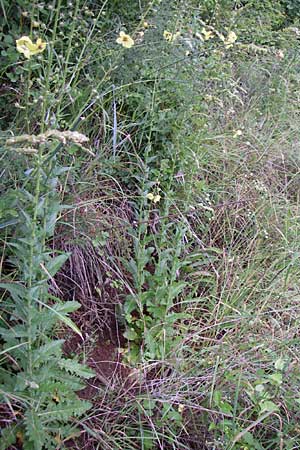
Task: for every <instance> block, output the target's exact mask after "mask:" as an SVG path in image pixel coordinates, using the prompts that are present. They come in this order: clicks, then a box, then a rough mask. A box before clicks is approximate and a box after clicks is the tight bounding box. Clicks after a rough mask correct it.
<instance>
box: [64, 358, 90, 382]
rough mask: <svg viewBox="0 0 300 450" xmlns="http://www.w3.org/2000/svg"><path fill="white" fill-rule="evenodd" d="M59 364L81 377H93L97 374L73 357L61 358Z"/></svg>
mask: <svg viewBox="0 0 300 450" xmlns="http://www.w3.org/2000/svg"><path fill="white" fill-rule="evenodd" d="M58 365H59V367H60V368H61V369H65V370H66V371H67V372H70V373H72V374H75V375H77V376H78V377H81V378H92V377H94V376H95V372H94V371H93V370H92V369H90V368H89V367H87V366H84V365H83V364H80V363H79V362H77V361H74V360H72V359H61V360H60V361H59V362H58Z"/></svg>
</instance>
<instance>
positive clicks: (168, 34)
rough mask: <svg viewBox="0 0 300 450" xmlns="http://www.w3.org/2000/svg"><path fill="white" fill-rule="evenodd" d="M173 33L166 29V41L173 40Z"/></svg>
mask: <svg viewBox="0 0 300 450" xmlns="http://www.w3.org/2000/svg"><path fill="white" fill-rule="evenodd" d="M172 36H173V35H172V33H170V31H167V30H165V31H164V38H165V40H166V41H168V42H171V40H172Z"/></svg>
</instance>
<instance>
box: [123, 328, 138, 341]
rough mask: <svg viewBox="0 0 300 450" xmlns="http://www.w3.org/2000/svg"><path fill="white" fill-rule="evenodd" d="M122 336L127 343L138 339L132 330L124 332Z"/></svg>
mask: <svg viewBox="0 0 300 450" xmlns="http://www.w3.org/2000/svg"><path fill="white" fill-rule="evenodd" d="M123 336H124V337H125V338H126V339H128V340H129V341H135V340H136V339H137V338H138V334H137V333H136V332H135V331H134V330H133V328H130V329H128V330H126V331H125V333H123Z"/></svg>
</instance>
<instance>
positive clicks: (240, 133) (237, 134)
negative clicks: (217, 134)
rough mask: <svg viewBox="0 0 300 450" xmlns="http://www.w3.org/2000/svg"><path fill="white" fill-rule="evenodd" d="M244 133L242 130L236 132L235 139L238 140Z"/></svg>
mask: <svg viewBox="0 0 300 450" xmlns="http://www.w3.org/2000/svg"><path fill="white" fill-rule="evenodd" d="M242 134H243V132H242V130H236V132H235V133H234V135H233V138H234V139H236V138H237V137H239V136H242Z"/></svg>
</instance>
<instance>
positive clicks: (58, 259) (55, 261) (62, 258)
mask: <svg viewBox="0 0 300 450" xmlns="http://www.w3.org/2000/svg"><path fill="white" fill-rule="evenodd" d="M70 255H71V253H63V254H61V255H58V256H55V258H52V259H51V260H50V261H49V262H47V264H46V270H47V272H48V273H49V274H50V276H51V277H54V275H55V274H56V273H57V272H58V271H59V269H60V268H61V267H62V266H63V265H64V263H65V262H66V261H67V259H68V258H69V257H70Z"/></svg>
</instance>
